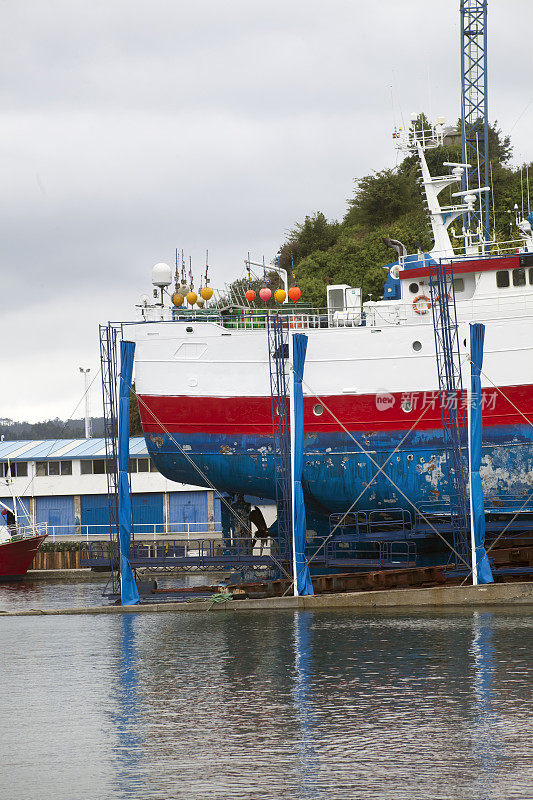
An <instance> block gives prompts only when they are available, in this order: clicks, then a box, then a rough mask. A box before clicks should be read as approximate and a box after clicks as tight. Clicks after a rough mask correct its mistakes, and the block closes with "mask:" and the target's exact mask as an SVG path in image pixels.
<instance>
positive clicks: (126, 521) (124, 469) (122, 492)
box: [118, 342, 139, 606]
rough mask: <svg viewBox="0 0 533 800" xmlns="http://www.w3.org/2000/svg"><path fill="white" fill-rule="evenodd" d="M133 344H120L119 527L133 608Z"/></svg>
mask: <svg viewBox="0 0 533 800" xmlns="http://www.w3.org/2000/svg"><path fill="white" fill-rule="evenodd" d="M134 353H135V344H134V343H133V342H121V343H120V378H119V391H118V523H119V538H120V602H121V604H122V605H123V606H132V605H135V603H138V602H139V592H138V591H137V584H136V583H135V578H134V577H133V572H132V569H131V564H130V561H129V555H130V541H131V496H130V484H129V478H128V461H129V444H130V391H131V378H132V374H133V356H134Z"/></svg>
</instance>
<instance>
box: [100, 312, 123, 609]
mask: <svg viewBox="0 0 533 800" xmlns="http://www.w3.org/2000/svg"><path fill="white" fill-rule="evenodd" d="M121 328H122V326H121V325H120V324H118V325H117V324H114V323H112V322H109V323H108V324H107V325H100V367H101V375H102V400H103V409H104V439H105V451H106V460H105V471H106V476H107V497H108V502H109V539H110V541H109V551H110V564H111V578H110V594H112V595H114V594H118V593H120V534H119V521H118V404H117V338H118V334H119V333H121Z"/></svg>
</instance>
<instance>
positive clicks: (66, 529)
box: [31, 520, 222, 542]
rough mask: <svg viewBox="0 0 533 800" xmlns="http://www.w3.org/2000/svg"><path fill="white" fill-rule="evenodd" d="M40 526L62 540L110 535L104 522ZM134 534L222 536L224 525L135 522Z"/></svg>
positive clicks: (89, 539) (52, 538)
mask: <svg viewBox="0 0 533 800" xmlns="http://www.w3.org/2000/svg"><path fill="white" fill-rule="evenodd" d="M31 527H32V528H34V527H40V528H41V529H42V530H44V531H45V533H46V534H47V535H48V536H49V538H50V540H51V541H53V542H55V541H60V540H62V539H63V540H64V539H75V540H78V539H84V540H85V541H86V542H89V541H91V540H95V539H107V538H108V537H109V523H102V524H100V525H98V524H95V525H79V524H76V523H72V524H70V525H50V524H48V523H42V524H41V525H40V526H31ZM132 529H133V536H134V537H135V536H142V538H143V539H146V538H152V539H153V540H154V541H155V540H157V539H158V538H159V537H162V536H163V537H165V536H166V537H168V536H172V535H174V536H183V537H186V538H188V539H190V537H191V536H196V537H197V536H198V535H210V534H213V535H214V536H218V537H220V535H221V533H222V525H221V523H220V522H215V521H213V520H210V521H207V522H156V523H146V522H139V523H134V524H133V526H132Z"/></svg>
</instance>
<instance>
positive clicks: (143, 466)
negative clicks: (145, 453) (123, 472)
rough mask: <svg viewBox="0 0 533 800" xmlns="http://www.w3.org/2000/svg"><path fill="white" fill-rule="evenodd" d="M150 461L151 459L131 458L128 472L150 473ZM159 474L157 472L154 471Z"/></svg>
mask: <svg viewBox="0 0 533 800" xmlns="http://www.w3.org/2000/svg"><path fill="white" fill-rule="evenodd" d="M150 471H151V470H150V459H149V458H130V460H129V464H128V472H130V473H132V472H150ZM153 471H154V472H157V470H153Z"/></svg>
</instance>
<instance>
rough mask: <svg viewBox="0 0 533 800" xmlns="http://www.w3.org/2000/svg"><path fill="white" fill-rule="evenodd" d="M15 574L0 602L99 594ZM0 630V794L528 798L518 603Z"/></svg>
mask: <svg viewBox="0 0 533 800" xmlns="http://www.w3.org/2000/svg"><path fill="white" fill-rule="evenodd" d="M35 586H36V587H37V584H35ZM19 588H20V592H21V594H19V595H17V593H16V590H13V589H10V588H9V587H0V608H7V607H14V606H23V607H39V606H40V607H49V606H51V605H52V604H53V602H52V601H53V599H54V598H55V601H56V602H55V604H56V605H75V604H78V603H79V604H82V602H88V603H99V602H100V596H99V593H100V591H101V587H99V586H98V584H95V583H87V584H56V583H47V584H39V587H37V588H36V589H35V592H36V593H37V595H38V596H37V595H35V594H34V595H32V594H31V587H26V588H21V587H19ZM10 592H11V593H10ZM58 595H61V596H62V597H64V598H65V599H67V598H68V599H69V602H68V603H67V602H64V603H63V602H58V599H57V598H58ZM17 597H18V599H17ZM47 600H48V601H47ZM0 627H1V642H2V659H1V662H0V675H1V687H2V722H1V729H0V730H1V752H2V770H1V771H0V798H2V800H4V798H5V800H11V798H40V799H41V800H48V799H50V800H63V799H64V800H78V799H80V800H81V798H83V800H85V799H87V800H89V799H90V800H108V799H109V800H115V798H116V799H117V800H119V799H120V798H135V799H136V800H140V799H141V798H142V800H152V798H153V800H156V798H157V800H159V798H201V799H202V800H203V799H204V798H213V799H214V800H219V799H220V800H222V798H224V800H230V799H231V800H236V799H237V798H239V799H240V798H247V799H248V798H249V799H250V800H252V799H253V800H256V799H257V800H263V798H264V799H265V800H267V798H268V800H270V799H272V800H300V799H304V798H305V799H306V800H307V798H309V799H311V798H312V799H314V798H333V799H335V800H337V798H338V799H339V800H352V799H354V800H358V799H359V798H360V799H361V800H363V799H364V800H366V798H380V799H381V798H386V799H387V800H404V798H405V800H407V799H409V800H426V799H427V800H439V799H440V798H442V799H444V798H446V799H448V798H454V800H455V799H457V800H470V799H472V800H493V799H494V800H496V799H497V798H498V799H499V798H502V800H508V799H509V798H524V799H527V800H531V798H533V765H532V763H531V757H530V743H531V739H532V734H533V721H532V714H531V711H532V704H531V700H532V687H533V613H532V614H529V613H528V612H527V611H526V612H524V611H523V610H522V611H521V612H512V611H499V612H491V613H479V612H471V611H465V612H462V613H441V614H424V615H422V614H405V613H402V614H387V615H384V614H373V615H368V614H365V615H362V614H357V613H353V612H349V613H348V612H328V611H320V612H286V611H282V612H261V611H258V612H244V611H243V612H239V613H232V612H229V611H224V610H223V609H221V608H216V609H213V610H212V611H210V612H207V613H204V612H203V613H195V612H191V613H180V614H172V613H168V614H147V615H123V616H122V615H117V616H115V615H113V616H82V617H77V616H76V617H73V616H65V617H5V618H3V619H2V618H0Z"/></svg>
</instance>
